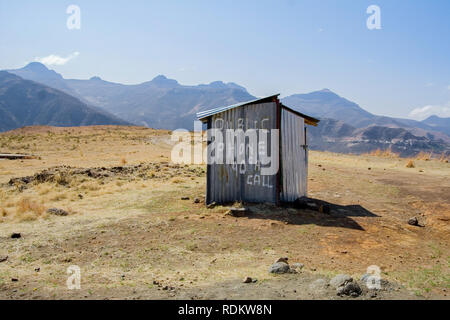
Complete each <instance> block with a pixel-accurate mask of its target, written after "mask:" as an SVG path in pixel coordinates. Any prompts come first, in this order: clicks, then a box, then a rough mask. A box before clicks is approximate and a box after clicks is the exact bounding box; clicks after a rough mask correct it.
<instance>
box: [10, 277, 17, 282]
mask: <svg viewBox="0 0 450 320" xmlns="http://www.w3.org/2000/svg"><path fill="white" fill-rule="evenodd" d="M11 281H12V282H18V281H19V279H17V278H12V279H11Z"/></svg>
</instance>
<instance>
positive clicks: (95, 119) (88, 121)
mask: <svg viewBox="0 0 450 320" xmlns="http://www.w3.org/2000/svg"><path fill="white" fill-rule="evenodd" d="M0 115H1V117H0V131H6V130H11V129H15V128H19V127H23V126H32V125H52V126H81V125H106V124H110V125H112V124H119V125H126V124H128V123H127V122H125V121H123V120H120V119H118V118H116V117H115V116H113V115H110V114H108V113H107V112H105V111H100V110H96V109H94V108H91V107H89V106H87V105H86V104H85V103H83V102H81V101H80V100H79V99H76V98H74V97H72V96H70V95H68V94H66V93H64V92H62V91H59V90H56V89H53V88H50V87H47V86H44V85H42V84H39V83H37V82H33V81H30V80H24V79H22V78H20V77H18V76H16V75H13V74H10V73H8V72H4V71H0Z"/></svg>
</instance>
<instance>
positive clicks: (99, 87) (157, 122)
mask: <svg viewBox="0 0 450 320" xmlns="http://www.w3.org/2000/svg"><path fill="white" fill-rule="evenodd" d="M9 72H11V73H14V74H17V75H19V76H23V77H24V78H27V79H30V80H34V81H37V82H40V83H43V84H45V85H48V86H51V87H53V88H57V89H60V90H63V91H64V92H66V93H68V94H70V95H73V96H75V97H77V98H79V99H81V100H82V101H84V102H86V103H88V104H89V105H94V106H97V107H101V108H103V109H104V110H106V111H109V112H111V113H113V114H114V115H116V116H118V117H120V118H122V119H124V120H127V121H129V122H132V123H135V124H138V125H144V126H148V127H152V128H157V129H178V128H187V129H192V128H193V122H194V120H195V119H196V116H195V114H196V113H197V112H198V111H202V110H208V109H211V108H216V107H218V106H226V105H231V104H235V103H238V102H243V101H248V100H253V99H255V97H254V96H252V95H251V94H249V93H248V92H247V90H246V89H245V88H244V87H241V86H239V85H237V84H235V83H224V82H222V81H215V82H212V83H210V84H201V85H197V86H185V85H181V84H179V83H178V82H177V81H176V80H172V79H168V78H167V77H165V76H163V75H159V76H157V77H155V78H154V79H153V80H151V81H148V82H144V83H141V84H138V85H123V84H119V83H113V82H108V81H104V80H102V79H101V78H99V77H93V78H91V79H89V80H71V79H64V78H63V77H62V76H61V75H60V74H58V73H56V72H54V71H52V70H49V69H48V68H47V67H46V66H44V65H43V64H41V63H38V62H33V63H31V64H29V65H27V66H25V67H24V68H22V69H17V70H9Z"/></svg>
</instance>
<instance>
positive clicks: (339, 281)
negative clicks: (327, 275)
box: [330, 274, 353, 289]
mask: <svg viewBox="0 0 450 320" xmlns="http://www.w3.org/2000/svg"><path fill="white" fill-rule="evenodd" d="M349 282H353V278H352V277H350V276H349V275H348V274H338V275H337V276H336V277H334V278H333V279H331V280H330V286H332V287H334V288H336V289H337V288H339V287H342V286H345V285H346V284H347V283H349Z"/></svg>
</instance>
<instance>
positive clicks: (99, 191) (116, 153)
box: [0, 127, 450, 299]
mask: <svg viewBox="0 0 450 320" xmlns="http://www.w3.org/2000/svg"><path fill="white" fill-rule="evenodd" d="M27 130H28V131H29V132H24V133H23V134H22V135H23V136H24V137H23V138H22V140H21V142H20V143H21V144H24V143H25V144H26V145H27V144H30V148H31V149H33V150H36V153H37V154H39V155H41V156H42V160H38V159H33V160H27V161H26V162H20V161H11V162H10V161H8V162H6V161H5V162H2V163H1V166H2V167H0V183H2V186H1V187H0V222H2V221H3V222H4V223H0V234H1V235H2V237H3V236H8V234H10V233H11V232H12V231H15V232H16V231H17V232H21V233H22V234H23V235H24V236H23V238H22V239H21V240H20V241H6V242H5V243H4V244H5V247H4V248H3V250H4V252H5V253H9V256H10V259H11V261H14V265H12V264H9V263H0V275H7V277H10V276H11V277H18V278H20V282H19V283H11V281H9V278H8V279H7V281H5V282H3V283H2V285H4V286H5V287H4V288H5V289H4V290H3V291H1V290H0V298H3V297H7V295H8V296H9V295H10V294H12V292H13V290H14V289H18V290H19V292H20V293H21V294H22V292H23V294H24V297H23V298H30V299H31V298H35V297H40V298H52V295H53V294H55V295H57V296H58V297H61V298H67V299H73V298H81V299H82V298H83V297H84V296H89V297H94V298H103V297H105V296H108V297H118V298H121V297H122V298H123V297H127V298H129V297H130V295H131V296H132V294H131V293H130V291H131V288H132V287H133V288H136V290H137V291H138V293H139V294H141V293H143V292H145V294H148V296H149V297H150V298H158V297H161V298H167V297H166V296H157V295H156V294H165V293H169V292H166V291H162V290H161V291H158V290H157V289H156V288H151V286H152V283H153V280H155V279H158V280H161V279H164V282H165V283H164V284H167V285H173V286H175V287H177V292H179V291H181V290H182V289H183V288H193V290H196V289H197V288H198V290H199V291H204V292H207V291H208V290H209V288H217V289H218V290H220V289H221V288H222V286H223V283H225V282H227V281H234V280H235V279H238V281H239V283H240V282H241V281H242V280H241V279H242V278H243V277H244V276H252V277H256V278H257V279H258V280H259V281H260V282H263V281H265V280H266V279H270V277H271V275H269V274H268V273H267V268H268V266H269V265H270V264H271V263H272V262H273V261H274V260H275V259H276V258H279V257H280V256H289V259H290V261H292V262H297V261H299V262H303V263H305V266H306V268H308V269H309V268H314V269H317V273H318V272H319V271H320V270H321V269H323V270H325V271H326V270H332V271H337V270H342V271H344V272H345V273H349V274H351V275H354V274H355V275H356V276H361V274H363V273H365V271H366V270H365V268H366V267H367V266H369V265H371V264H377V265H380V267H382V270H383V272H384V271H386V272H389V275H388V274H387V273H386V274H383V278H384V277H386V279H388V280H391V279H392V273H391V272H394V271H395V272H399V273H400V272H406V271H408V270H410V269H411V268H413V267H414V268H415V267H420V266H423V265H424V261H427V264H430V265H431V266H434V265H440V262H439V261H441V262H442V261H443V263H446V261H447V260H446V259H445V257H447V256H448V252H449V249H448V243H449V242H448V241H447V238H445V237H446V236H445V234H447V235H448V234H449V233H448V232H447V233H444V231H446V230H447V229H444V228H446V225H448V224H446V222H445V221H448V220H445V219H447V217H448V215H446V214H447V213H446V212H448V208H449V207H448V204H446V202H448V201H446V200H442V199H443V198H444V197H445V190H448V187H449V183H448V181H450V179H448V177H449V173H450V171H449V170H448V168H449V167H448V164H446V163H444V162H445V161H439V160H440V159H439V158H438V157H436V156H435V158H434V159H432V160H431V161H428V162H421V163H420V165H419V164H418V165H417V166H418V167H420V169H424V171H425V172H424V173H419V172H418V171H419V170H412V169H408V168H406V167H405V163H406V161H408V160H410V159H408V160H407V159H396V155H395V154H391V153H390V152H386V151H382V150H380V151H379V152H375V153H374V155H378V156H375V157H374V156H355V155H342V154H333V153H328V152H314V151H312V152H310V165H309V168H310V172H309V179H310V180H309V186H308V189H309V196H310V197H312V198H317V199H321V200H325V201H328V202H331V203H335V204H340V205H358V206H361V207H363V208H364V209H366V210H368V211H370V212H372V213H374V214H377V215H378V217H377V218H374V217H366V216H364V215H356V216H351V215H350V216H347V215H346V214H345V213H338V214H336V215H331V216H324V215H322V214H320V213H317V212H315V213H308V212H304V211H296V210H294V209H292V208H276V207H269V209H267V207H264V206H263V207H262V209H261V210H263V211H264V210H265V211H267V213H268V214H271V213H272V212H273V211H275V212H276V213H277V214H279V217H278V216H277V215H273V216H272V217H270V218H261V219H259V218H256V219H245V218H244V219H235V218H231V217H224V213H225V212H226V208H225V207H222V206H218V207H216V208H215V209H211V210H208V209H206V208H205V206H204V204H203V203H200V204H195V203H194V201H181V200H180V197H184V196H187V197H190V199H194V198H196V197H198V198H202V199H203V197H204V194H205V183H206V178H205V175H204V173H203V174H202V175H197V174H193V172H195V173H197V171H190V168H173V167H169V166H168V165H167V162H168V160H169V159H170V151H171V145H170V143H168V141H169V138H168V134H167V132H159V131H155V130H152V129H142V128H116V127H114V128H109V127H105V128H68V129H60V128H50V129H49V131H50V132H51V133H52V134H51V135H48V134H47V133H46V132H44V133H42V130H41V131H39V129H38V128H34V129H27ZM20 132H21V131H19V132H16V133H15V134H20ZM12 135H13V134H8V133H7V134H4V135H1V134H0V143H1V142H5V143H7V147H6V149H8V150H11V149H13V148H16V147H20V144H19V142H17V140H16V139H15V138H14V140H13V142H11V143H10V142H6V141H7V140H8V139H10V138H11V137H10V136H12ZM33 139H35V144H33V142H31V141H33ZM8 141H9V140H8ZM77 141H79V142H77ZM74 144H75V145H76V146H79V145H82V147H83V153H84V156H83V157H80V152H79V148H78V147H77V148H75V149H74V150H72V146H73V145H74ZM55 146H58V147H59V149H60V151H57V150H56V148H55ZM2 151H3V150H2ZM5 151H7V150H5ZM33 152H34V151H33ZM124 155H126V160H127V162H129V165H130V166H132V165H134V164H135V165H137V164H140V163H141V162H155V163H158V167H157V168H152V169H150V170H148V172H146V174H144V175H143V176H142V177H139V176H136V177H135V178H136V179H134V180H130V179H129V178H128V177H122V176H111V177H108V178H105V179H98V178H93V177H87V176H70V175H62V176H58V177H56V176H55V179H53V180H51V181H48V182H45V183H41V184H39V183H37V184H34V183H31V184H29V185H28V186H27V187H26V188H24V189H20V188H13V187H9V186H8V185H7V182H8V181H9V179H10V178H13V177H22V176H28V175H33V174H35V173H37V172H40V171H42V170H44V169H47V168H49V167H52V166H56V165H68V166H72V167H82V168H93V167H107V168H112V167H116V166H117V165H118V163H120V161H121V159H122V158H124ZM413 160H414V161H415V159H411V161H413ZM318 165H320V167H319V166H318ZM368 167H370V168H371V170H370V171H368V170H367V168H368ZM203 169H204V167H203ZM323 169H326V170H325V171H324V170H323ZM169 173H170V174H171V175H169ZM165 174H167V176H168V178H167V179H162V178H158V176H159V177H160V176H161V175H165ZM174 174H175V176H174ZM155 176H157V177H156V178H154V177H155ZM408 183H410V184H411V185H412V186H411V187H409V185H408ZM418 185H420V189H417V186H418ZM399 195H401V196H399ZM23 199H27V200H28V201H26V200H25V201H24V202H23V203H20V204H19V202H20V201H22V200H23ZM44 204H45V206H44ZM235 205H239V204H235ZM44 207H46V208H61V209H65V210H66V211H68V212H69V213H71V214H70V215H69V216H66V217H58V216H53V215H49V216H48V218H47V219H40V218H39V217H46V213H45V208H44ZM43 208H44V211H43ZM33 210H34V211H36V212H37V213H35V212H34V211H33ZM349 210H352V209H350V208H349ZM16 211H23V212H25V214H22V217H23V218H25V220H26V217H25V216H27V217H28V216H29V217H30V220H33V221H31V222H22V220H21V219H20V214H19V215H18V216H17V217H16ZM417 211H420V212H422V213H423V214H424V215H426V216H423V217H422V216H421V217H422V218H423V219H426V220H425V225H426V228H412V227H411V228H409V226H408V225H407V223H406V222H407V220H408V218H410V215H411V212H417ZM39 212H43V213H42V214H41V215H39ZM72 213H78V214H72ZM3 215H4V216H3ZM280 217H286V218H289V219H294V223H289V224H285V223H284V221H280ZM296 219H297V220H296ZM295 221H297V222H295ZM357 226H361V227H362V229H358V228H355V227H357ZM406 229H408V230H406ZM441 230H443V231H441ZM429 242H434V243H437V244H438V245H439V250H441V251H442V258H441V259H434V260H433V259H431V260H430V259H429V257H430V256H431V254H432V252H431V251H430V250H431V249H429V248H428V245H427V243H429ZM1 249H2V248H0V250H1ZM341 252H346V253H345V254H343V253H341ZM406 253H407V254H406ZM2 254H3V252H1V251H0V255H2ZM400 256H401V258H399V257H400ZM419 258H420V259H419ZM356 260H358V264H355V263H354V261H356ZM212 261H214V262H212ZM72 264H76V265H79V266H80V267H81V268H82V272H83V282H82V283H83V284H82V286H83V287H82V288H83V291H82V292H81V293H80V295H79V296H74V294H77V293H74V292H69V291H68V290H67V287H66V285H65V284H66V280H67V275H66V268H67V267H68V266H69V265H72ZM230 266H233V268H231V267H230ZM36 267H41V268H42V271H41V272H40V273H39V274H38V275H37V274H36V272H35V271H34V270H35V268H36ZM308 272H309V271H308ZM121 275H126V277H125V279H122V278H121ZM432 276H433V275H432ZM180 278H183V279H185V280H184V281H180ZM427 279H428V278H427ZM278 280H280V281H281V283H283V280H282V278H279V279H277V281H278ZM392 280H395V279H392ZM431 280H434V279H431ZM0 283H1V278H0ZM181 284H183V287H181ZM405 284H406V285H407V283H405ZM33 288H37V290H36V291H34V289H33ZM248 288H250V289H249V290H252V291H254V290H255V289H256V288H257V287H248ZM438 288H439V286H438ZM433 290H434V289H433ZM89 292H92V293H93V295H92V296H91V295H90V293H89ZM155 292H156V293H155ZM239 292H240V293H241V294H243V296H242V297H244V298H245V294H246V293H248V290H246V289H245V288H244V289H242V290H239ZM254 292H256V291H254ZM224 294H225V293H224ZM144 296H146V295H144ZM133 297H134V296H133ZM188 298H190V297H188Z"/></svg>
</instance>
